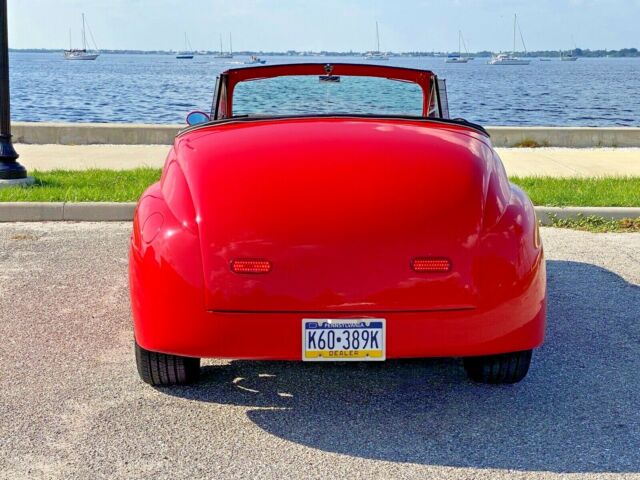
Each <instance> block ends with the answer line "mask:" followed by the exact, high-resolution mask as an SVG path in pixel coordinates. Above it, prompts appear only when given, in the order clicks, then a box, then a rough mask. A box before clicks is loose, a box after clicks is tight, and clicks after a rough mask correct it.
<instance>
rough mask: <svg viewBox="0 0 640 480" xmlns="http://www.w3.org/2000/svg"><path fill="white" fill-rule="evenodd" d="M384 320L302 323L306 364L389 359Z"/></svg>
mask: <svg viewBox="0 0 640 480" xmlns="http://www.w3.org/2000/svg"><path fill="white" fill-rule="evenodd" d="M385 322H386V321H385V319H384V318H363V319H347V320H345V319H328V318H327V319H324V318H322V319H320V318H312V319H311V318H305V319H303V320H302V360H304V361H305V362H337V361H340V362H342V361H361V362H362V361H364V362H367V361H369V362H371V361H382V360H384V359H385V358H386V348H385V344H386V329H385V326H386V325H385Z"/></svg>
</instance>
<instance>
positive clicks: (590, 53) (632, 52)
mask: <svg viewBox="0 0 640 480" xmlns="http://www.w3.org/2000/svg"><path fill="white" fill-rule="evenodd" d="M9 51H10V52H27V53H55V52H62V49H51V48H10V49H9ZM100 52H101V53H116V54H117V53H120V54H139V55H145V54H156V55H158V54H160V55H162V54H164V55H171V54H175V52H174V51H168V50H100ZM569 52H571V53H573V55H575V56H577V57H640V51H638V49H637V48H621V49H620V50H590V49H588V48H587V49H582V48H576V49H574V50H564V51H563V53H565V54H566V53H569ZM198 53H200V54H203V55H211V54H215V53H218V51H217V50H216V51H213V50H201V51H198ZM233 53H234V54H235V55H238V56H242V55H283V56H305V55H308V56H311V55H325V56H332V57H348V56H358V55H363V54H364V53H365V52H354V51H348V52H332V51H326V50H322V51H319V52H306V51H297V50H287V51H286V52H265V51H252V50H246V51H238V52H233ZM387 53H389V54H390V55H396V56H404V57H434V56H435V57H438V56H444V55H446V52H435V51H430V52H427V51H415V52H387ZM560 53H561V52H560V51H559V50H536V51H532V52H516V54H517V55H519V56H523V57H559V56H560ZM493 54H494V52H490V51H488V50H482V51H480V52H469V55H470V56H474V57H491V56H492V55H493Z"/></svg>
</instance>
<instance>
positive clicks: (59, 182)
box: [0, 168, 640, 207]
mask: <svg viewBox="0 0 640 480" xmlns="http://www.w3.org/2000/svg"><path fill="white" fill-rule="evenodd" d="M30 173H31V175H32V176H33V177H35V179H36V183H35V185H33V186H30V187H10V188H2V189H0V202H62V201H66V202H133V201H136V200H138V198H139V197H140V195H141V194H142V192H143V191H144V189H145V188H147V186H149V185H150V184H151V183H153V182H155V181H157V180H158V179H159V178H160V169H155V168H138V169H135V170H81V171H70V170H53V171H49V172H39V171H37V170H34V171H32V172H30ZM511 181H512V182H514V183H515V184H517V185H519V186H520V187H521V188H522V189H523V190H524V191H526V192H527V193H528V194H529V196H530V197H531V200H533V203H534V204H535V205H544V206H578V207H580V206H591V207H601V206H611V207H638V206H640V177H610V178H553V177H520V178H518V177H515V178H512V179H511Z"/></svg>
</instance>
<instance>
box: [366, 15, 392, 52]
mask: <svg viewBox="0 0 640 480" xmlns="http://www.w3.org/2000/svg"><path fill="white" fill-rule="evenodd" d="M376 47H377V48H376V50H371V51H369V52H367V53H365V54H364V56H363V58H364V59H365V60H373V61H386V60H389V55H387V54H386V53H383V52H381V51H380V30H379V29H378V22H376Z"/></svg>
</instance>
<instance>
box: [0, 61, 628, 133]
mask: <svg viewBox="0 0 640 480" xmlns="http://www.w3.org/2000/svg"><path fill="white" fill-rule="evenodd" d="M264 58H265V59H267V61H268V63H269V64H273V63H288V62H323V63H326V62H362V60H361V59H360V58H358V57H353V58H348V57H339V58H331V57H264ZM244 59H245V58H244V57H236V58H234V59H232V60H223V59H214V58H212V57H207V56H196V57H195V58H194V59H193V60H177V59H175V58H174V57H173V56H170V55H106V54H103V55H101V56H100V57H99V58H98V60H96V61H93V62H91V61H90V62H70V61H65V60H63V59H62V55H61V54H53V53H46V54H44V53H43V54H39V53H38V54H36V53H12V54H11V55H10V68H11V108H12V118H13V119H14V120H21V121H64V122H129V123H181V122H183V120H184V117H185V114H186V113H187V112H189V111H190V110H194V109H204V110H207V111H208V110H209V108H210V106H211V99H212V94H213V89H214V84H215V77H216V75H217V74H218V73H219V72H221V71H223V70H225V69H227V68H233V67H237V66H240V65H241V64H242V61H243V60H244ZM486 61H487V59H485V58H476V59H475V60H474V61H471V62H469V63H467V64H446V63H444V60H443V59H442V58H392V59H391V60H390V61H388V62H384V64H388V65H395V66H405V67H414V68H424V69H429V70H432V71H433V72H435V73H436V74H438V75H439V76H440V77H443V78H446V80H447V86H448V90H449V104H450V111H451V116H452V117H463V118H466V119H467V120H470V121H473V122H478V123H481V124H485V125H584V126H605V125H633V126H638V125H640V94H638V92H640V58H626V59H615V58H593V59H587V58H581V59H579V60H578V61H577V62H560V61H559V60H557V59H554V60H553V61H551V62H540V61H538V60H536V59H534V60H532V62H531V64H530V65H528V66H491V65H487V64H486ZM269 82H271V83H265V84H263V83H261V82H252V83H253V85H252V84H247V85H245V86H243V87H242V88H241V89H240V90H239V91H238V92H237V93H238V95H237V101H238V102H237V110H236V113H243V112H251V113H289V112H302V111H306V109H309V108H313V109H317V110H319V111H325V112H326V111H341V112H342V111H351V112H380V113H416V112H418V111H419V105H420V101H421V100H420V97H419V95H418V94H417V91H416V90H415V89H413V88H412V86H411V85H405V84H401V83H399V82H388V81H363V80H362V79H353V78H351V79H343V81H342V82H341V83H340V84H320V83H319V82H318V81H317V79H315V78H308V79H305V80H304V81H297V79H289V80H278V81H269Z"/></svg>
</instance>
